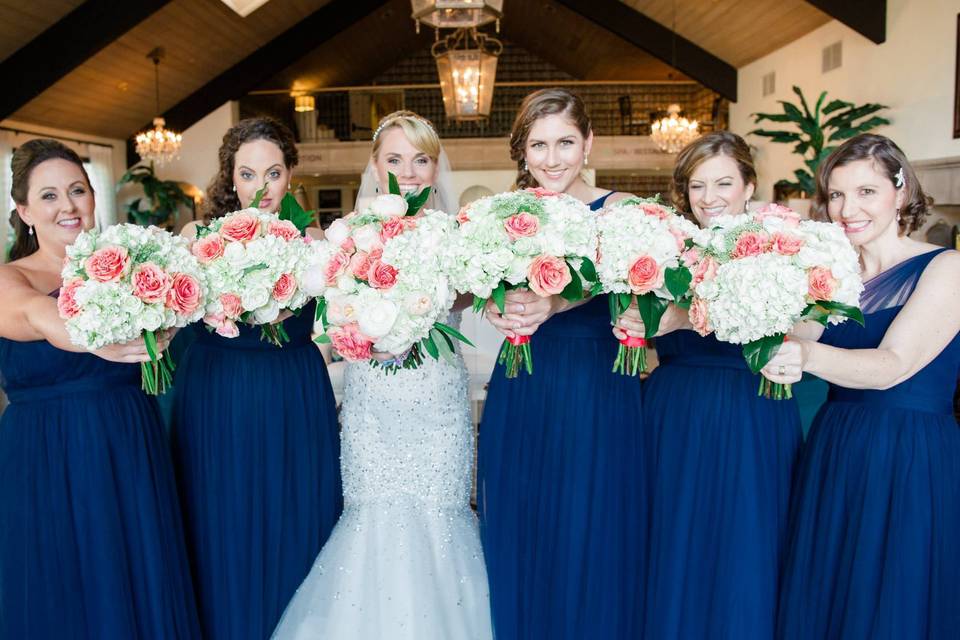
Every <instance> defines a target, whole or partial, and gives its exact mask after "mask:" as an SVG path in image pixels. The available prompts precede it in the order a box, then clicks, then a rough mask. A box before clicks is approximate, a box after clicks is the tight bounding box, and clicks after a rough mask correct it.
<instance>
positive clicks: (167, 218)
mask: <svg viewBox="0 0 960 640" xmlns="http://www.w3.org/2000/svg"><path fill="white" fill-rule="evenodd" d="M127 183H133V184H139V185H140V187H141V188H142V189H143V197H141V198H136V199H134V200H131V201H130V202H128V203H127V204H126V206H125V207H124V210H125V211H126V213H127V220H129V221H130V222H133V223H136V224H139V225H143V226H149V225H155V226H157V227H162V228H165V229H167V230H172V229H173V227H174V225H175V224H176V222H177V218H178V217H179V215H180V207H181V206H185V207H188V208H190V209H191V210H192V209H193V206H194V202H193V198H191V197H190V196H188V195H187V194H186V193H184V191H183V189H182V188H180V184H179V183H177V182H175V181H173V180H161V179H159V178H158V177H157V175H156V173H154V169H153V163H152V162H151V163H150V164H148V165H147V164H138V165H135V166H133V167H130V169H128V170H127V172H126V173H125V174H123V177H122V178H120V182H118V183H117V189H120V187H122V186H123V185H125V184H127Z"/></svg>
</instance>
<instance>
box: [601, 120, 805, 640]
mask: <svg viewBox="0 0 960 640" xmlns="http://www.w3.org/2000/svg"><path fill="white" fill-rule="evenodd" d="M756 181H757V174H756V171H755V169H754V166H753V158H752V157H751V156H750V149H749V147H748V146H747V144H746V143H745V142H744V140H743V138H741V137H740V136H738V135H736V134H733V133H731V132H729V131H718V132H715V133H709V134H706V135H704V136H702V137H700V138H698V139H697V140H696V141H694V142H692V143H691V144H689V145H688V146H687V147H686V148H684V149H683V150H682V151H681V152H680V154H679V155H678V156H677V164H676V167H675V168H674V172H673V201H674V204H675V206H676V207H677V209H678V210H679V211H688V212H691V213H692V214H693V217H694V219H695V221H696V222H697V223H698V224H700V225H701V226H707V225H709V224H710V220H711V219H712V218H714V217H716V216H719V215H725V214H739V213H742V212H743V211H745V210H746V207H747V203H748V202H749V200H750V197H751V196H752V195H753V191H754V188H755V186H756ZM622 328H628V329H631V330H632V331H634V332H640V331H642V328H643V325H642V323H641V322H640V317H639V315H638V314H637V313H636V312H635V311H634V310H631V311H630V312H628V314H627V315H626V316H625V317H624V318H623V319H622V320H621V321H620V323H619V326H618V327H617V328H615V329H614V333H615V334H616V335H617V336H618V337H619V336H621V335H622ZM639 335H642V333H640V334H639ZM657 354H658V356H659V358H660V366H659V367H657V368H656V369H655V370H654V371H653V373H652V374H651V375H650V377H649V379H648V380H647V381H646V382H645V383H644V393H643V402H644V404H643V415H644V421H645V424H644V431H645V433H646V434H647V437H648V438H649V444H648V447H649V449H648V450H649V453H650V460H651V464H650V473H651V474H652V475H651V481H650V489H651V493H650V509H651V511H650V552H649V553H650V557H649V569H648V573H647V582H646V607H645V625H644V635H645V637H647V638H657V639H658V640H660V639H664V640H668V639H671V638H729V639H731V640H733V639H737V640H741V639H750V638H758V639H759V638H772V637H773V632H774V625H775V618H776V609H777V580H778V575H779V573H778V572H779V568H780V564H781V558H782V555H783V548H784V538H785V531H786V525H787V513H788V506H789V499H790V480H791V476H792V472H793V466H794V462H795V459H796V457H797V452H798V448H799V446H800V444H801V439H802V436H801V428H800V418H799V413H798V411H797V405H796V402H794V401H792V400H781V401H774V400H769V399H766V398H760V397H757V377H756V376H755V375H753V374H752V373H751V372H750V370H749V369H748V368H747V365H746V362H745V361H744V359H743V355H742V353H741V348H740V346H739V345H732V344H725V343H721V342H718V341H717V340H716V338H714V337H713V336H712V335H711V336H707V337H700V336H699V335H698V334H697V333H695V332H694V331H692V330H691V327H690V324H689V321H688V320H687V316H686V312H684V311H681V310H678V309H677V308H676V307H671V308H670V310H669V311H668V312H667V314H666V315H665V316H664V319H663V322H662V324H661V336H660V337H658V338H657Z"/></svg>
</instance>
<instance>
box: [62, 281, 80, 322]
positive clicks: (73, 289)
mask: <svg viewBox="0 0 960 640" xmlns="http://www.w3.org/2000/svg"><path fill="white" fill-rule="evenodd" d="M82 286H83V280H82V279H81V278H72V279H70V280H67V281H66V282H64V283H63V286H62V287H60V295H59V296H57V310H58V311H59V312H60V317H61V318H63V319H64V320H69V319H70V318H72V317H74V316H75V315H77V314H78V313H80V305H79V304H77V289H79V288H80V287H82Z"/></svg>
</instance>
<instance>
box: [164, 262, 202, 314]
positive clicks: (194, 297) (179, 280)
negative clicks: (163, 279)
mask: <svg viewBox="0 0 960 640" xmlns="http://www.w3.org/2000/svg"><path fill="white" fill-rule="evenodd" d="M201 294H202V290H201V288H200V283H199V282H197V279H196V278H194V277H193V276H189V275H187V274H185V273H178V274H176V275H175V276H173V282H172V283H171V285H170V289H169V290H168V291H167V302H166V305H167V307H168V308H169V309H173V310H174V312H175V313H178V314H180V315H183V316H188V315H190V314H191V313H193V312H194V311H196V310H197V307H199V306H200V297H201Z"/></svg>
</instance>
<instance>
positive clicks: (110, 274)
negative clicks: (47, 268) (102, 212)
mask: <svg viewBox="0 0 960 640" xmlns="http://www.w3.org/2000/svg"><path fill="white" fill-rule="evenodd" d="M61 275H62V276H63V286H62V287H61V289H60V295H59V298H58V300H57V306H58V308H59V311H60V316H61V317H62V318H64V320H66V328H67V332H68V333H69V334H70V341H71V342H73V343H74V344H76V345H78V346H81V347H84V348H86V349H89V350H96V349H99V348H101V347H104V346H106V345H110V344H121V343H124V342H129V341H130V340H135V339H137V338H139V337H141V336H142V337H143V338H144V342H145V343H146V346H147V351H148V353H149V354H150V358H151V362H149V363H144V364H143V367H142V371H143V388H144V390H145V391H147V392H148V393H151V394H154V395H155V394H157V393H161V392H163V391H164V390H165V389H166V387H167V385H169V383H170V380H171V374H172V371H173V364H172V362H171V360H170V358H169V357H164V358H161V357H160V354H159V353H158V352H157V335H156V334H157V332H159V331H163V330H165V329H171V328H174V327H184V326H186V325H188V324H190V323H192V322H195V321H197V320H199V319H200V317H201V316H203V311H204V303H205V301H206V298H207V286H206V282H205V278H204V276H203V273H202V270H201V268H200V265H199V263H198V261H197V259H196V258H195V257H194V256H193V255H191V253H190V250H189V249H188V246H187V241H186V240H185V239H184V238H181V237H179V236H175V235H173V234H171V233H169V232H167V231H164V230H162V229H158V228H157V227H146V228H145V227H141V226H139V225H135V224H118V225H113V226H110V227H107V228H106V229H104V230H103V231H98V230H96V229H94V230H92V231H85V232H83V233H81V234H80V235H79V236H78V237H77V239H76V240H75V241H74V243H73V244H72V245H70V246H69V247H67V250H66V259H65V261H64V266H63V270H62V272H61Z"/></svg>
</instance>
